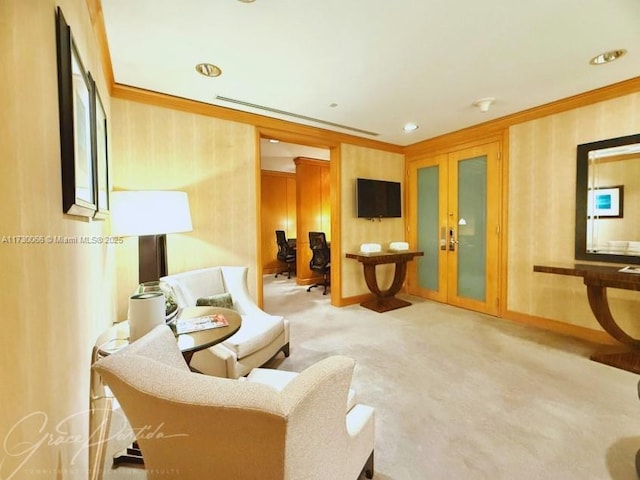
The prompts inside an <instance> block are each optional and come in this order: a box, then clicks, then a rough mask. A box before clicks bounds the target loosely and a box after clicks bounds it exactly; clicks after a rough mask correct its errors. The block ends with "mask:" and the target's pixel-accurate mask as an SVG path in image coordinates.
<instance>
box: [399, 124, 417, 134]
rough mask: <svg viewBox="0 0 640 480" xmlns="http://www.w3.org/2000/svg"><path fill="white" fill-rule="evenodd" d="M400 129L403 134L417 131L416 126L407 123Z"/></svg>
mask: <svg viewBox="0 0 640 480" xmlns="http://www.w3.org/2000/svg"><path fill="white" fill-rule="evenodd" d="M402 129H403V130H404V131H405V132H415V131H416V130H417V129H418V124H417V123H412V122H409V123H407V124H406V125H405V126H404V127H402Z"/></svg>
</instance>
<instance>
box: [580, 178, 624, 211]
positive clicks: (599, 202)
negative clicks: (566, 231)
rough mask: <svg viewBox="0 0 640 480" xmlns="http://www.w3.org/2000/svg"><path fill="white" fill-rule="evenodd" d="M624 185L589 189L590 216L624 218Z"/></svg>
mask: <svg viewBox="0 0 640 480" xmlns="http://www.w3.org/2000/svg"><path fill="white" fill-rule="evenodd" d="M623 207H624V186H623V185H616V186H614V187H598V188H594V189H590V190H589V200H588V210H587V211H588V216H589V218H622V217H623V214H624V208H623Z"/></svg>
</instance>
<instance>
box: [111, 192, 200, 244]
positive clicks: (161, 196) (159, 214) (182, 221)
mask: <svg viewBox="0 0 640 480" xmlns="http://www.w3.org/2000/svg"><path fill="white" fill-rule="evenodd" d="M191 230H193V226H192V224H191V212H190V210H189V198H188V197H187V193H186V192H178V191H158V190H141V191H116V192H112V193H111V232H112V234H113V235H123V236H142V235H159V234H164V233H179V232H190V231H191Z"/></svg>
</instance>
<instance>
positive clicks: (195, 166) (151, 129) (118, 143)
mask: <svg viewBox="0 0 640 480" xmlns="http://www.w3.org/2000/svg"><path fill="white" fill-rule="evenodd" d="M112 112H113V114H112V116H113V125H114V126H113V128H112V142H113V150H112V151H113V159H114V160H113V175H112V178H113V187H114V189H116V190H182V191H185V192H187V194H188V195H189V204H190V208H191V217H192V221H193V231H192V232H189V233H183V234H170V235H168V236H167V257H168V260H167V262H168V269H169V273H177V272H183V271H186V270H191V269H194V268H204V267H209V266H217V265H246V266H249V267H250V272H249V288H250V291H251V292H252V294H254V295H255V294H256V288H257V287H256V284H257V274H260V273H261V272H257V271H256V269H257V268H258V248H259V245H258V244H257V241H258V232H257V218H256V215H257V213H256V205H257V191H258V189H257V183H258V180H257V173H256V172H257V170H256V168H255V165H256V142H255V129H254V127H253V126H251V125H245V124H241V123H236V122H230V121H227V120H220V119H216V118H212V117H206V116H202V115H196V114H190V113H186V112H181V111H177V110H170V109H167V108H163V107H155V106H150V105H144V104H141V103H135V102H130V101H127V100H116V99H114V100H113V101H112ZM137 253H138V252H137V240H136V239H130V240H128V242H127V245H126V246H124V247H123V248H119V249H117V254H118V255H117V263H118V314H119V316H120V317H121V318H126V309H127V301H128V300H127V299H128V296H129V295H130V294H131V293H132V292H133V290H134V289H135V288H136V286H137V284H138V278H137V265H138V256H137Z"/></svg>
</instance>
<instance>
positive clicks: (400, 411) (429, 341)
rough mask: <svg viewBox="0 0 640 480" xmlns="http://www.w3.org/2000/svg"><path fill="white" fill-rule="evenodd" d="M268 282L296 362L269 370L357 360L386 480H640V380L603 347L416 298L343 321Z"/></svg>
mask: <svg viewBox="0 0 640 480" xmlns="http://www.w3.org/2000/svg"><path fill="white" fill-rule="evenodd" d="M264 280H265V287H264V297H265V306H264V308H265V310H266V311H268V312H269V313H274V314H281V315H285V316H286V317H287V318H288V319H289V321H290V322H291V356H290V357H289V358H287V359H284V358H277V359H275V360H274V361H272V362H271V364H270V365H268V366H271V367H274V368H279V369H283V370H291V371H301V370H303V369H304V368H306V367H308V366H309V365H311V364H313V363H314V362H316V361H318V360H320V359H322V358H325V357H326V356H328V355H333V354H341V355H347V356H350V357H352V358H354V359H355V360H356V362H357V366H356V370H355V372H354V379H353V386H354V387H355V389H356V391H357V398H358V401H359V402H361V403H365V404H368V405H371V406H373V407H375V409H376V475H375V479H377V480H421V479H436V480H441V479H442V480H445V479H446V480H448V479H465V480H475V479H478V480H480V479H490V480H499V479H505V480H512V479H518V480H529V479H530V480H540V479H545V480H550V479H554V480H555V479H558V480H571V479H576V480H590V479H593V480H606V479H613V480H634V479H637V477H636V474H635V467H634V460H635V453H636V450H638V449H639V448H640V400H638V393H637V383H638V379H639V377H638V376H637V375H635V374H632V373H629V372H626V371H622V370H619V369H615V368H612V367H608V366H605V365H602V364H599V363H595V362H592V361H590V360H589V358H588V357H589V354H590V353H591V352H593V351H594V349H595V348H596V347H595V346H594V345H591V344H589V343H586V342H581V341H578V340H574V339H571V338H566V337H563V336H560V335H556V334H552V333H549V332H544V331H541V330H537V329H533V328H530V327H526V326H523V325H518V324H514V323H511V322H508V321H505V320H501V319H496V318H493V317H490V316H486V315H482V314H478V313H474V312H470V311H466V310H462V309H458V308H454V307H450V306H447V305H443V304H439V303H435V302H430V301H426V300H422V299H419V298H415V297H405V296H402V295H401V296H400V297H401V298H406V299H408V300H410V301H411V302H413V305H411V306H410V307H407V308H402V309H399V310H395V311H391V312H387V313H384V314H379V313H376V312H372V311H370V310H367V309H364V308H362V307H360V306H359V305H353V306H349V307H343V308H336V307H332V306H331V305H330V304H329V299H328V298H327V297H326V296H323V295H322V292H321V290H318V289H313V290H312V291H311V292H307V291H306V288H305V287H300V286H297V285H296V283H295V279H291V280H287V279H286V277H284V278H283V277H281V276H279V277H278V278H277V279H276V278H274V276H273V275H268V276H265V277H264ZM104 478H105V479H107V480H109V479H124V478H132V479H133V478H136V479H138V478H144V476H143V475H142V471H140V470H137V469H129V468H122V467H121V468H118V469H116V470H111V469H109V468H107V469H106V470H105V476H104ZM230 480H231V479H230ZM327 480H331V479H327Z"/></svg>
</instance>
